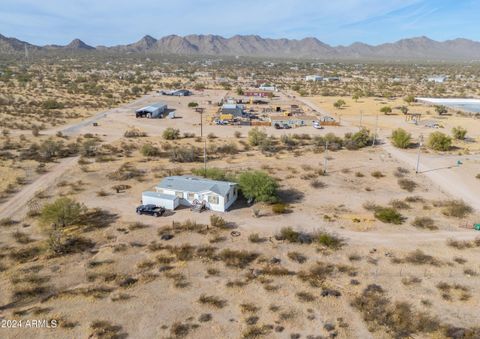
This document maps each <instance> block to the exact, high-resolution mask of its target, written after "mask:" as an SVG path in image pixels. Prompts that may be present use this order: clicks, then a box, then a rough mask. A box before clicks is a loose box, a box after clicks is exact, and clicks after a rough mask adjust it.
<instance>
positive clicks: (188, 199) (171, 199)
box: [142, 176, 238, 212]
mask: <svg viewBox="0 0 480 339" xmlns="http://www.w3.org/2000/svg"><path fill="white" fill-rule="evenodd" d="M155 190H156V192H143V194H142V202H143V204H146V203H147V201H148V203H151V204H154V205H157V206H162V207H165V208H166V209H172V210H173V209H175V208H176V207H177V206H178V205H183V206H192V205H193V204H194V202H200V203H202V202H203V203H204V204H205V206H206V208H208V209H210V210H212V211H217V212H225V211H227V210H228V208H229V207H230V206H231V205H232V204H233V203H234V202H235V200H237V197H238V187H237V184H236V183H234V182H228V181H219V180H210V179H204V178H199V177H194V176H171V177H166V178H164V179H163V180H162V181H161V182H160V183H159V184H158V185H157V186H156V187H155Z"/></svg>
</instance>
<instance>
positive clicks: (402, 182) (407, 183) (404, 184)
mask: <svg viewBox="0 0 480 339" xmlns="http://www.w3.org/2000/svg"><path fill="white" fill-rule="evenodd" d="M398 185H399V186H400V188H402V189H404V190H405V191H408V192H413V191H414V190H415V188H416V187H417V183H416V182H415V181H413V180H410V179H398Z"/></svg>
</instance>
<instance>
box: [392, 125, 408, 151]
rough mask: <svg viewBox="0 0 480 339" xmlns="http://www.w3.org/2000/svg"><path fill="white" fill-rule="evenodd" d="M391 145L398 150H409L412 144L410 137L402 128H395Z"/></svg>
mask: <svg viewBox="0 0 480 339" xmlns="http://www.w3.org/2000/svg"><path fill="white" fill-rule="evenodd" d="M391 138H392V144H393V145H394V146H395V147H398V148H409V147H410V144H411V142H412V135H411V134H410V133H408V132H407V131H405V130H404V129H403V128H397V129H396V130H394V131H393V132H392V136H391Z"/></svg>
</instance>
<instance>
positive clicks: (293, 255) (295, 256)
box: [287, 251, 307, 264]
mask: <svg viewBox="0 0 480 339" xmlns="http://www.w3.org/2000/svg"><path fill="white" fill-rule="evenodd" d="M287 256H288V258H289V259H290V260H293V261H295V262H298V263H299V264H303V263H305V262H306V261H307V257H306V256H304V255H303V254H302V253H299V252H295V251H293V252H288V254H287Z"/></svg>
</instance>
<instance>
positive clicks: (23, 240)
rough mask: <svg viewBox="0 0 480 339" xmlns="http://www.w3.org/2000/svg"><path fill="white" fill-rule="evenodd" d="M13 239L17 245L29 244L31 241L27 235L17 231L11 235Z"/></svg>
mask: <svg viewBox="0 0 480 339" xmlns="http://www.w3.org/2000/svg"><path fill="white" fill-rule="evenodd" d="M13 238H14V239H15V241H16V242H18V243H19V244H29V243H31V242H32V241H33V240H32V239H31V238H30V236H29V235H28V234H26V233H23V232H21V231H18V230H17V231H15V232H14V233H13Z"/></svg>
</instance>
